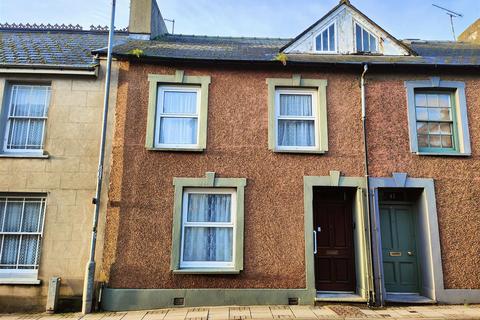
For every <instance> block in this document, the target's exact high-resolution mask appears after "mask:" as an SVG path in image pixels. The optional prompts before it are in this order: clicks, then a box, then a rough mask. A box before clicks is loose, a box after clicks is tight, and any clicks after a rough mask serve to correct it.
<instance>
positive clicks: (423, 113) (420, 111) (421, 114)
mask: <svg viewBox="0 0 480 320" xmlns="http://www.w3.org/2000/svg"><path fill="white" fill-rule="evenodd" d="M416 112H417V120H428V112H427V109H426V108H417V109H416Z"/></svg>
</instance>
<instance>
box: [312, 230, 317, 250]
mask: <svg viewBox="0 0 480 320" xmlns="http://www.w3.org/2000/svg"><path fill="white" fill-rule="evenodd" d="M313 254H317V232H316V231H315V230H313Z"/></svg>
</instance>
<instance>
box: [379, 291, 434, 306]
mask: <svg viewBox="0 0 480 320" xmlns="http://www.w3.org/2000/svg"><path fill="white" fill-rule="evenodd" d="M385 301H387V302H393V303H407V304H436V303H437V302H436V301H435V300H432V299H430V298H428V297H424V296H421V295H419V294H418V293H396V292H395V293H387V298H386V299H385Z"/></svg>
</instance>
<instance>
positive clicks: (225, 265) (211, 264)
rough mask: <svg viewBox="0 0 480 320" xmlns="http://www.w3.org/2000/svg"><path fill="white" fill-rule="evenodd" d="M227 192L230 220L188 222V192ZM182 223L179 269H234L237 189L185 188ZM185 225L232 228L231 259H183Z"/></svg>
mask: <svg viewBox="0 0 480 320" xmlns="http://www.w3.org/2000/svg"><path fill="white" fill-rule="evenodd" d="M195 193H196V194H229V195H230V196H231V202H230V208H231V213H230V222H188V221H187V211H188V195H189V194H195ZM181 221H182V225H181V242H180V269H195V268H212V269H220V268H222V269H234V267H235V261H236V241H237V237H236V232H237V225H236V221H237V191H236V188H185V189H183V194H182V220H181ZM187 227H228V228H232V261H229V262H227V261H184V260H183V251H184V236H185V228H187Z"/></svg>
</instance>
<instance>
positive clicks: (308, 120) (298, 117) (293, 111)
mask: <svg viewBox="0 0 480 320" xmlns="http://www.w3.org/2000/svg"><path fill="white" fill-rule="evenodd" d="M314 94H315V93H314V92H303V93H294V92H293V91H292V92H289V93H287V92H285V91H280V92H279V94H278V95H277V97H278V100H279V101H278V105H279V110H278V117H277V124H276V125H277V145H278V146H279V147H287V148H288V147H314V146H315V145H316V141H315V122H316V121H317V120H316V116H315V115H314V109H313V97H314Z"/></svg>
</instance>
